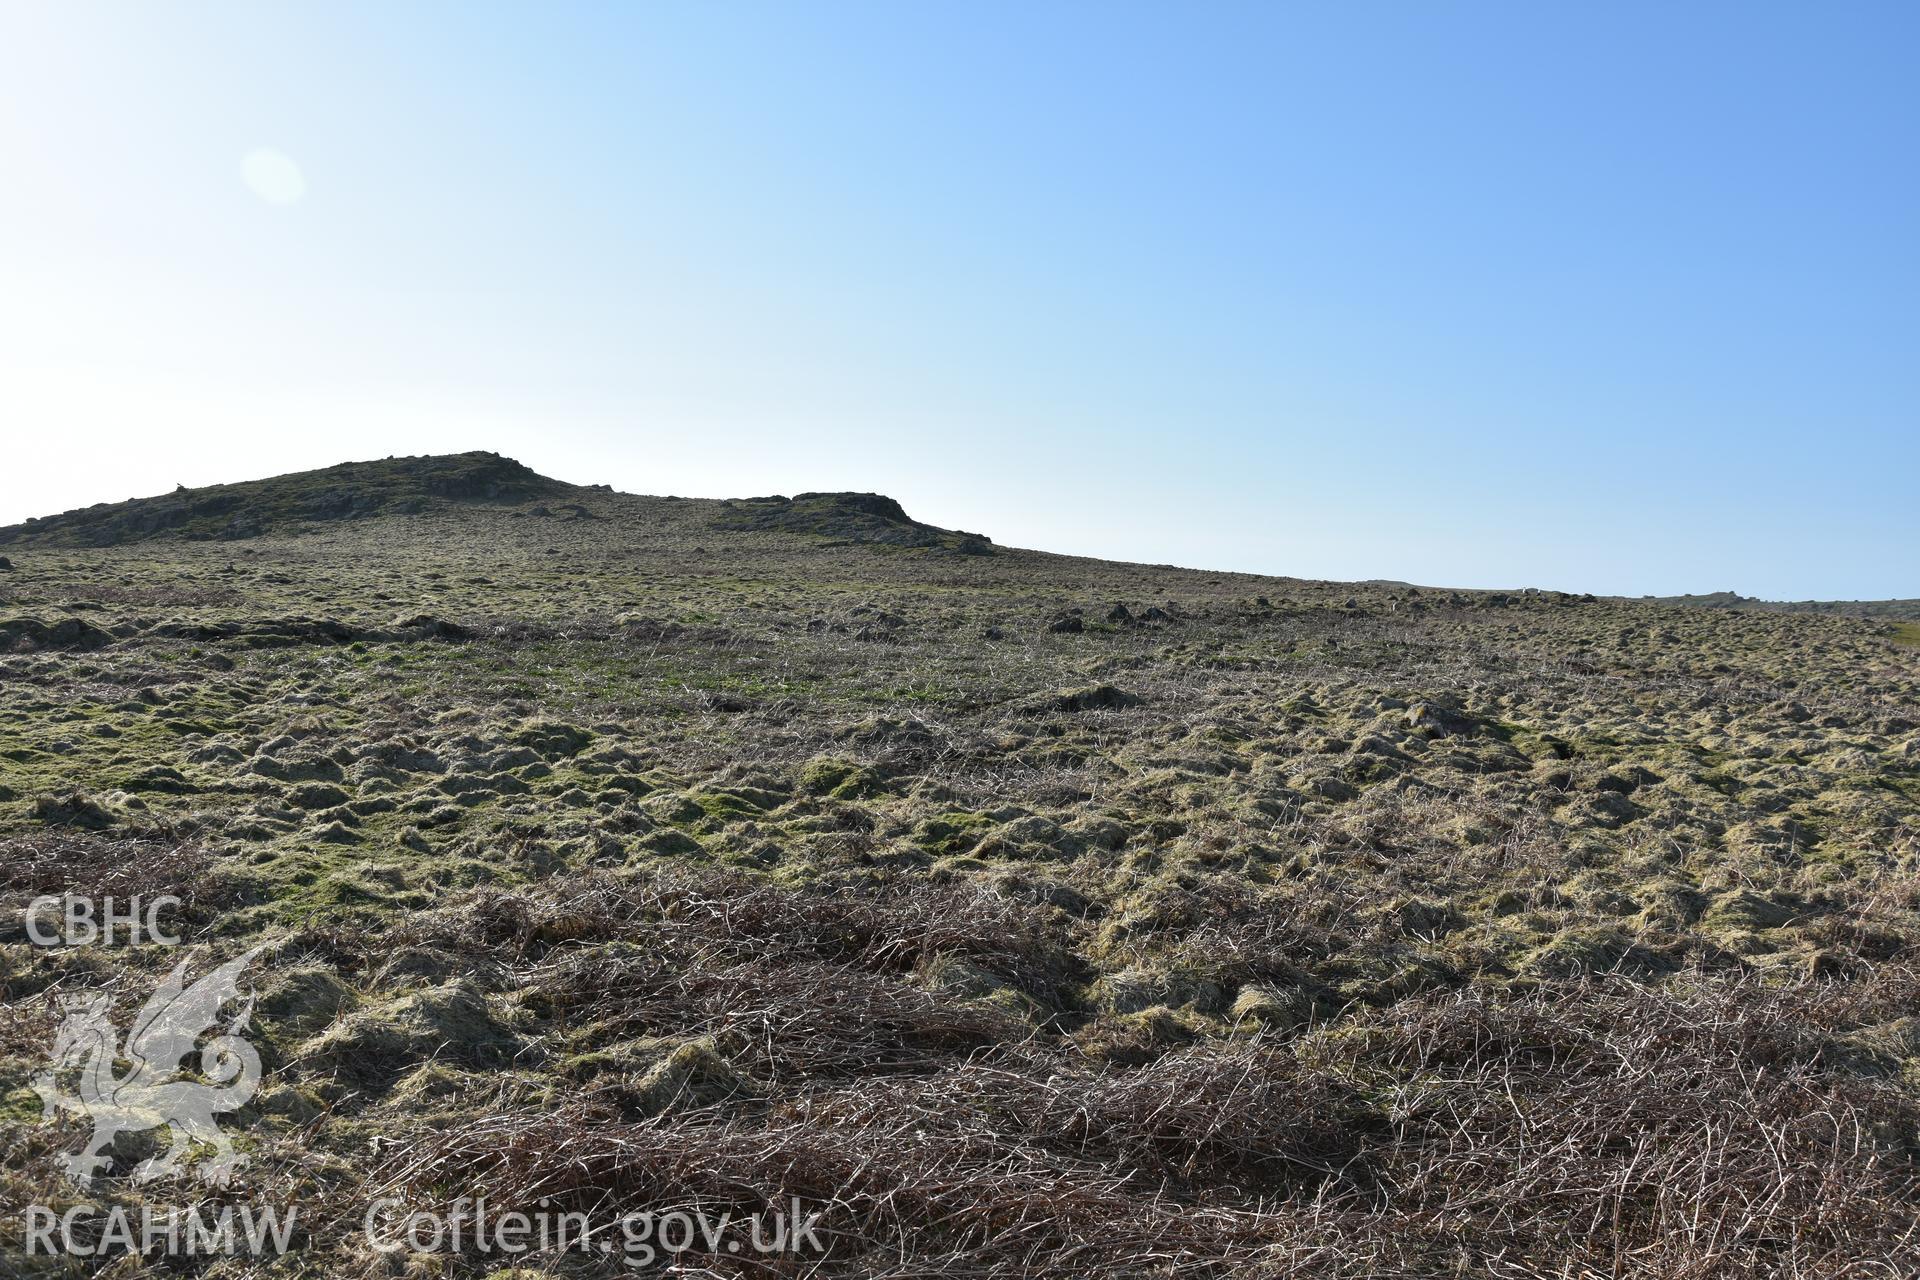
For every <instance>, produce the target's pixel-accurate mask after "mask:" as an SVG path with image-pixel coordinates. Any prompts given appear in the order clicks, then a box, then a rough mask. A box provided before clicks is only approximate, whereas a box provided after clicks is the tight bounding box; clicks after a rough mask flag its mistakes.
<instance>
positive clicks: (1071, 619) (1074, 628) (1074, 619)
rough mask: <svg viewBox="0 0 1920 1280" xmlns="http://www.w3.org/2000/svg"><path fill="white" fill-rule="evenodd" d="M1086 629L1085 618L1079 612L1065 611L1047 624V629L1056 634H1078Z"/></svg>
mask: <svg viewBox="0 0 1920 1280" xmlns="http://www.w3.org/2000/svg"><path fill="white" fill-rule="evenodd" d="M1086 629H1087V624H1086V622H1085V620H1084V619H1082V618H1081V617H1080V615H1079V614H1077V613H1063V614H1061V615H1060V616H1059V617H1057V618H1055V619H1054V620H1053V621H1052V622H1049V623H1048V624H1047V630H1048V631H1049V632H1051V633H1052V634H1054V635H1076V634H1078V633H1079V632H1082V631H1085V630H1086Z"/></svg>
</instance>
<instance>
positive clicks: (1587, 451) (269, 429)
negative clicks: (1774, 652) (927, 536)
mask: <svg viewBox="0 0 1920 1280" xmlns="http://www.w3.org/2000/svg"><path fill="white" fill-rule="evenodd" d="M1916 40H1920V8H1916V7H1915V6H1913V5H1911V4H1904V3H1903V4H1884V5H1882V4H1867V3H1840V4H1832V5H1814V4H1804V5H1783V4H1769V3H1743V4H1714V3H1689V4H1685V5H1672V4H1639V3H1607V4H1588V5H1537V4H1494V3H1479V4H1453V3H1445V4H1413V3H1403V4H1379V3H1354V4H1337V5H1336V4H1316V5H1294V4H1278V3H1266V4H1258V5H1231V4H1197V5H1174V4H1161V5H1146V4H1137V3H1110V4H1049V5H1024V4H1023V5H1016V4H1000V3H968V4H964V5H963V4H946V5H932V4H925V5H922V4H913V5H901V4H871V5H869V4H855V3H845V2H838V0H836V2H832V3H818V4H807V5H798V4H766V5H758V4H697V5H696V4H685V5H639V4H622V5H611V4H610V5H604V6H595V5H550V6H534V5H513V6H507V5H499V6H488V5H475V4H458V5H455V4H440V5H434V4H424V3H421V4H408V5H403V6H401V5H375V4H356V3H329V4H324V5H322V4H308V5H286V4H260V3H255V4H244V5H217V4H129V5H106V4H97V3H65V2H63V3H58V4H54V3H18V4H14V5H10V6H7V7H6V8H4V9H0V166H4V168H3V169H0V173H4V175H5V181H4V185H0V192H3V193H4V195H3V197H0V422H4V424H5V426H4V428H3V430H4V435H5V439H6V443H5V447H4V452H5V454H6V455H7V458H6V460H5V461H4V462H0V521H4V520H14V519H18V518H21V517H24V516H26V515H29V514H42V513H45V512H47V511H50V510H56V509H60V508H64V507H68V506H74V505H80V504H84V503H87V502H92V501H99V500H110V499H119V498H124V497H129V496H133V495H135V494H143V493H150V492H155V491H160V490H165V489H170V488H172V487H173V485H174V484H175V483H187V484H200V483H211V482H215V481H221V480H234V479H244V478H248V477H252V476H256V475H264V474H271V473H274V472H278V471H284V470H289V469H293V468H297V467H304V466H318V465H324V464H327V463H330V462H335V461H340V460H343V459H345V458H348V457H368V456H381V455H384V454H387V453H395V452H398V453H412V452H427V451H443V450H453V449H464V448H492V449H498V450H500V451H502V452H505V453H509V454H512V455H513V456H515V457H518V458H520V459H522V460H523V461H525V462H527V463H529V464H530V465H533V466H535V467H537V468H539V469H540V470H542V471H546V472H548V473H549V474H554V475H558V476H561V477H562V478H565V479H570V480H576V481H580V482H608V483H612V484H614V485H615V486H616V487H618V488H622V489H628V490H633V491H637V492H648V493H663V492H672V493H683V494H693V495H701V496H727V495H745V494H756V493H764V492H794V491H798V490H802V489H818V488H854V489H873V490H880V491H884V492H887V493H891V494H893V495H894V496H896V497H898V498H900V499H901V500H902V501H903V502H904V503H905V504H906V505H907V507H908V509H909V510H910V511H912V512H913V513H914V514H915V515H918V516H920V517H921V518H923V519H928V520H932V521H934V522H937V523H941V524H947V525H953V526H958V527H964V528H971V529H979V530H981V531H983V532H986V533H988V534H990V535H992V536H993V537H994V538H996V540H999V541H1002V542H1008V543H1013V544H1016V545H1027V546H1039V547H1045V548H1048V549H1052V550H1061V551H1073V552H1080V553H1086V554H1092V555H1101V556H1108V557H1114V558H1123V559H1136V560H1145V561H1153V562H1174V563H1181V564H1191V565H1201V566H1207V567H1215V568H1223V569H1244V570H1253V571H1260V572H1272V573H1283V574H1296V575H1301V576H1309V577H1332V578H1360V577H1390V578H1401V579H1408V580H1413V581H1419V582H1426V583H1435V584H1450V585H1465V586H1522V585H1540V586H1551V587H1564V588H1570V589H1590V590H1595V591H1607V592H1623V593H1635V594H1637V593H1641V592H1671V591H1684V590H1701V591H1708V590H1716V589H1736V590H1740V591H1744V592H1747V593H1749V594H1760V595H1767V596H1773V597H1793V598H1800V597H1828V598H1831V597H1841V598H1853V597H1875V596H1890V595H1905V596H1920V555H1916V554H1915V553H1916V550H1920V502H1916V501H1915V497H1916V488H1920V313H1917V309H1916V302H1915V299H1916V298H1920V169H1917V167H1916V166H1915V164H1914V163H1913V139H1914V137H1915V136H1916V127H1920V87H1916V86H1917V85H1920V78H1916V77H1915V76H1914V75H1913V74H1912V53H1911V51H1912V50H1913V48H1914V47H1915V45H1916Z"/></svg>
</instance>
